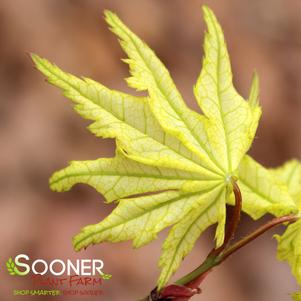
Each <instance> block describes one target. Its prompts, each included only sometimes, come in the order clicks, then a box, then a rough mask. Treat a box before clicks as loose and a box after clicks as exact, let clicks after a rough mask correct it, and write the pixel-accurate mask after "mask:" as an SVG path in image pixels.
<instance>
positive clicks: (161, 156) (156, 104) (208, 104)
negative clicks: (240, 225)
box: [32, 7, 295, 289]
mask: <svg viewBox="0 0 301 301" xmlns="http://www.w3.org/2000/svg"><path fill="white" fill-rule="evenodd" d="M203 13H204V19H205V22H206V24H207V27H208V31H207V32H206V35H205V42H204V53H205V55H204V59H203V67H202V71H201V73H200V76H199V78H198V80H197V83H196V85H195V86H194V94H195V97H196V99H197V102H198V104H199V106H200V109H201V110H202V112H203V114H199V113H197V112H194V111H192V110H191V109H189V108H188V107H187V106H186V104H185V102H184V101H183V99H182V96H181V95H180V93H179V92H178V90H177V89H176V87H175V84H174V83H173V81H172V79H171V77H170V74H169V72H168V70H167V69H166V68H165V66H164V65H163V64H162V62H161V61H160V60H159V59H158V58H157V56H156V55H155V53H154V52H153V51H152V50H151V49H150V48H149V47H148V46H147V45H146V44H145V43H144V42H143V41H142V40H140V39H139V38H138V37H137V36H136V35H135V34H134V33H133V32H132V31H131V30H130V29H129V28H128V27H126V26H125V25H124V24H123V22H122V21H121V20H120V19H119V18H118V17H117V16H116V15H115V14H114V13H112V12H109V11H106V12H105V18H106V21H107V23H108V24H109V26H110V29H111V30H112V31H113V32H114V33H115V34H116V35H117V36H118V38H119V41H120V44H121V46H122V48H123V49H124V51H125V52H126V54H127V55H128V58H127V59H125V60H124V61H125V62H126V63H127V64H128V65H129V69H130V74H131V77H130V78H128V79H127V83H128V85H129V86H130V87H132V88H135V89H137V90H139V91H147V97H134V96H131V95H128V94H126V93H122V92H119V91H115V90H111V89H109V88H107V87H105V86H103V85H101V84H99V83H97V82H95V81H93V80H91V79H88V78H78V77H76V76H74V75H71V74H68V73H66V72H64V71H62V70H61V69H60V68H58V67H57V66H55V65H53V64H51V63H49V62H48V61H47V60H46V59H43V58H40V57H39V56H37V55H35V54H33V55H32V59H33V61H34V63H35V65H36V67H37V68H38V69H39V70H40V71H41V72H42V73H43V74H44V75H45V76H46V77H47V79H48V81H49V82H50V83H51V84H53V85H55V86H57V87H59V88H60V89H62V90H63V93H64V95H65V96H66V97H67V98H69V99H70V100H72V102H73V103H74V109H75V110H76V111H77V112H78V113H79V114H80V115H81V116H82V117H83V118H85V119H89V120H92V121H93V122H92V124H91V125H90V126H89V127H88V128H89V130H90V131H91V132H92V133H93V134H95V135H96V136H98V137H103V138H114V139H116V145H117V147H116V155H115V157H114V158H101V159H97V160H94V161H74V162H71V164H70V165H69V166H68V167H66V168H65V169H62V170H60V171H58V172H56V173H54V175H53V176H52V177H51V179H50V187H51V188H52V189H53V190H55V191H67V190H69V189H70V188H71V187H72V186H73V185H75V184H77V183H85V184H88V185H90V186H92V187H94V188H95V189H96V190H97V191H98V192H100V193H101V194H103V195H104V197H105V198H106V201H107V202H112V201H116V202H117V207H116V208H115V209H114V210H113V211H112V213H111V214H110V215H109V216H108V217H106V218H105V219H104V220H103V221H101V222H100V223H98V224H95V225H89V226H86V227H84V228H83V229H82V230H81V232H80V233H79V234H78V235H76V236H75V237H74V239H73V244H74V248H75V250H77V251H78V250H81V249H82V248H86V247H87V246H89V245H91V244H96V243H100V242H104V241H108V242H119V241H125V240H133V245H134V247H140V246H143V245H145V244H147V243H149V242H150V241H152V240H153V239H155V238H156V236H157V233H159V232H160V231H161V230H163V229H164V228H166V227H170V226H172V228H171V230H170V232H169V235H168V237H167V239H166V240H165V242H164V244H163V252H162V256H161V259H160V267H161V275H160V277H159V280H158V288H159V289H160V288H162V287H163V286H165V285H166V283H167V282H168V280H169V279H170V277H171V276H172V274H173V273H174V272H175V271H176V270H177V268H178V267H179V265H180V263H181V261H182V259H183V258H184V257H185V256H186V255H187V254H188V253H189V252H190V251H191V249H192V248H193V246H194V244H195V241H196V240H197V239H198V238H199V236H200V235H201V234H202V233H203V232H204V231H205V230H206V229H207V228H208V227H209V226H211V225H213V224H217V230H216V245H217V246H220V245H221V244H222V243H223V240H224V226H225V219H226V210H225V209H226V207H225V206H226V203H229V204H233V195H232V194H231V187H230V185H229V184H230V182H231V178H232V177H233V176H236V177H237V178H238V181H239V185H240V186H241V189H242V194H243V198H244V203H243V209H244V210H245V212H247V213H248V214H249V215H251V216H252V217H253V218H259V217H261V216H262V215H264V214H265V213H267V212H269V213H272V214H275V215H280V214H283V213H290V212H292V211H293V210H295V204H294V202H293V201H292V199H291V197H290V196H289V194H288V192H287V190H286V189H285V188H284V187H283V186H284V185H283V184H281V183H279V181H277V179H276V177H273V176H271V175H270V174H269V172H268V171H267V170H266V169H264V168H263V167H262V166H260V165H259V164H258V163H256V162H255V161H254V160H252V159H251V158H250V157H247V156H245V153H246V152H247V151H248V149H249V148H250V146H251V143H252V141H253V138H254V135H255V132H256V129H257V126H258V121H259V118H260V115H261V109H260V107H259V105H258V94H259V85H258V78H257V76H256V75H255V76H254V78H253V81H252V85H251V89H250V95H249V98H248V101H246V100H244V99H243V98H242V97H241V96H240V95H239V94H238V93H237V91H236V90H235V88H234V86H233V83H232V72H231V66H230V61H229V55H228V52H227V47H226V44H225V41H224V37H223V33H222V29H221V27H220V25H219V24H218V21H217V20H216V18H215V16H214V14H213V12H212V11H211V10H210V9H209V8H208V7H204V8H203ZM247 170H251V173H252V177H251V176H250V175H248V171H247ZM254 179H255V180H254ZM269 186H271V187H272V188H271V189H270V190H269V189H268V187H269ZM146 193H147V194H146ZM284 204H285V205H284Z"/></svg>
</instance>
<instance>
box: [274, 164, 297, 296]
mask: <svg viewBox="0 0 301 301" xmlns="http://www.w3.org/2000/svg"><path fill="white" fill-rule="evenodd" d="M273 173H274V174H275V175H276V176H277V177H278V178H279V179H281V181H283V183H285V184H286V185H287V187H288V189H289V192H290V194H291V195H292V196H293V199H294V200H295V202H296V205H297V206H298V209H299V214H298V215H299V216H300V215H301V163H300V162H298V161H296V160H292V161H289V162H287V163H286V164H284V165H283V166H282V167H280V168H277V169H275V170H273ZM275 237H276V239H277V241H278V250H277V257H278V259H279V260H281V261H287V262H288V263H289V265H290V267H291V270H292V273H293V275H294V276H295V278H296V280H297V282H298V284H299V285H300V286H301V220H300V219H299V220H298V221H296V222H295V223H293V224H290V225H288V227H287V229H286V231H285V232H284V234H283V235H281V236H279V235H276V236H275ZM293 299H294V300H301V298H300V293H296V294H294V295H293Z"/></svg>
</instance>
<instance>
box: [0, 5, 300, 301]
mask: <svg viewBox="0 0 301 301" xmlns="http://www.w3.org/2000/svg"><path fill="white" fill-rule="evenodd" d="M201 4H208V5H209V6H211V7H212V8H213V9H214V11H215V13H216V14H217V16H218V18H219V20H220V21H221V23H222V25H223V28H224V31H225V36H226V39H227V42H228V48H229V51H230V55H231V57H232V65H233V72H234V76H235V84H236V86H237V88H238V90H239V91H240V92H241V93H242V95H244V96H247V93H248V89H249V85H250V81H251V75H252V72H253V70H254V69H255V68H256V69H257V71H258V73H259V75H260V80H261V91H262V92H261V104H262V107H263V112H264V113H263V117H262V119H261V123H260V128H259V130H258V133H257V138H256V141H255V143H254V145H253V147H252V150H251V153H252V155H253V156H254V157H255V158H256V159H258V160H259V161H260V162H261V163H263V164H265V165H266V166H276V165H279V164H281V163H282V162H284V161H285V160H287V159H289V158H291V157H297V158H300V157H301V139H300V137H301V130H300V123H301V118H300V117H301V1H300V0H295V1H294V0H290V1H285V0H253V1H247V0H228V1H214V0H207V1H201V0H190V1H183V0H182V1H180V0H127V1H124V0H110V1H109V0H107V1H101V0H85V1H84V0H43V1H38V0H27V1H24V0H14V1H9V0H2V1H1V2H0V45H1V46H0V66H1V67H0V124H1V126H0V131H1V134H0V137H1V140H0V141H1V142H0V143H1V151H0V154H1V160H0V170H1V173H0V188H1V203H0V221H1V228H0V237H1V252H0V295H1V297H0V299H1V300H5V301H6V300H7V301H10V300H15V299H18V300H21V299H24V300H29V299H31V298H26V297H13V296H12V292H11V291H12V289H18V288H31V281H30V279H29V277H24V278H22V277H12V276H8V275H7V272H6V271H5V261H6V260H7V258H8V257H10V256H15V255H17V254H19V253H27V254H29V255H30V256H31V257H32V258H46V259H54V258H62V259H64V258H65V259H66V258H85V257H87V258H91V257H95V258H102V259H103V260H104V262H105V271H106V272H109V273H112V274H113V278H112V280H110V281H107V282H105V285H104V287H103V289H104V296H102V297H101V298H99V300H105V301H135V300H138V299H139V297H142V296H143V295H144V294H145V293H147V292H148V291H149V290H150V289H151V288H152V286H153V284H154V283H155V281H156V278H157V276H158V272H159V271H158V268H157V260H158V258H159V254H160V244H161V242H162V239H163V238H164V234H163V235H161V236H160V238H159V239H158V240H156V241H155V242H153V243H152V244H150V245H149V246H147V247H144V248H143V249H140V250H132V249H131V247H130V243H120V244H115V245H113V244H103V245H99V246H95V247H92V248H89V249H88V250H87V251H85V252H81V253H79V254H75V253H74V252H73V250H72V246H71V237H72V235H74V234H75V233H77V231H78V230H79V229H80V228H81V227H82V226H84V225H86V224H91V223H95V222H97V221H99V220H100V219H101V218H103V217H104V216H105V215H106V214H107V213H109V212H110V210H112V206H107V205H104V204H103V202H102V198H101V196H99V195H98V194H97V193H96V192H95V191H94V190H93V189H90V188H88V187H86V186H83V185H79V186H77V187H75V188H74V189H72V190H71V192H68V193H62V194H59V193H53V192H51V191H50V190H49V188H48V178H49V176H50V175H51V173H52V172H53V171H55V170H56V169H59V168H61V167H64V166H65V165H66V164H67V162H68V161H69V160H71V159H72V160H80V159H94V158H98V157H103V156H111V155H112V154H113V151H114V142H113V141H110V140H101V139H97V138H96V137H94V136H93V135H91V134H90V133H88V132H87V130H86V129H85V127H86V125H87V124H88V122H87V121H84V120H82V119H81V118H80V117H79V116H77V115H76V114H75V113H74V112H73V111H72V108H71V106H70V105H69V104H70V103H69V101H68V100H66V99H64V98H63V96H62V95H61V93H60V92H59V91H58V90H57V89H55V88H53V87H51V86H49V85H47V84H46V83H45V82H44V81H43V78H42V76H41V75H40V74H39V73H38V72H37V71H35V70H34V69H33V67H32V63H31V61H30V59H29V57H28V56H27V55H26V52H31V51H32V52H36V53H38V54H39V55H41V56H45V57H46V58H48V59H49V60H50V61H52V62H55V63H56V64H58V65H59V66H61V67H62V68H63V69H64V70H66V71H70V72H72V73H75V74H76V75H85V76H88V77H92V78H93V79H96V80H98V81H100V82H102V83H103V84H105V85H107V86H109V87H112V88H116V89H121V90H124V91H127V92H128V91H129V89H128V88H127V87H126V85H125V83H124V81H123V80H122V79H123V78H124V77H126V76H127V75H128V72H127V67H126V65H125V64H123V63H122V62H121V61H120V58H121V57H124V54H123V53H122V51H121V50H120V47H119V45H118V43H117V40H116V38H115V37H114V36H113V35H112V34H111V33H110V32H109V31H108V30H107V27H106V25H105V23H104V21H103V18H102V11H103V10H104V9H105V8H108V9H112V10H114V11H116V12H117V13H118V14H119V15H120V17H121V18H122V19H123V20H124V21H125V22H126V23H127V24H128V25H129V26H130V27H131V28H132V29H133V30H134V31H135V32H136V33H137V34H138V35H139V36H141V37H143V39H144V40H145V41H147V43H148V44H149V45H150V46H151V47H152V48H153V49H154V50H155V51H156V53H157V54H158V55H159V56H160V58H161V59H162V60H163V62H164V63H165V64H166V65H167V67H168V68H169V69H170V71H171V74H172V76H173V77H174V79H175V82H176V84H177V85H178V87H179V89H180V91H181V92H182V94H183V96H184V98H185V99H186V101H187V103H188V104H189V106H191V107H193V108H196V109H197V107H196V104H195V102H194V99H193V94H192V85H193V84H194V82H195V80H196V77H197V75H198V73H199V70H200V63H201V56H202V47H201V45H202V39H203V32H204V30H205V26H204V22H203V21H202V18H201V11H200V6H201ZM260 222H262V221H259V223H260ZM254 226H255V224H254V223H252V221H251V220H250V219H249V218H247V217H244V219H243V228H242V232H245V231H248V230H250V229H251V228H252V227H254ZM280 231H281V229H280ZM211 235H212V233H210V231H209V232H208V233H206V235H205V236H204V237H203V238H202V239H201V240H200V241H199V242H198V243H197V245H196V247H195V249H194V251H193V252H192V254H191V255H190V256H189V257H188V258H187V259H186V260H185V261H184V264H183V266H182V268H181V269H180V271H179V272H178V273H177V276H179V275H182V274H183V273H185V272H188V271H190V270H191V269H192V268H193V267H195V266H196V265H197V264H198V263H199V262H200V259H201V258H202V257H203V256H205V254H206V252H208V250H209V249H210V247H211V240H210V239H211V237H212V236H211ZM275 251H276V243H275V241H274V240H272V239H271V233H269V234H268V235H265V236H264V237H262V238H261V239H259V240H258V241H256V242H255V243H253V244H252V245H250V246H249V247H247V248H245V249H244V250H241V251H240V253H239V254H237V255H236V256H234V257H233V258H230V259H229V260H228V261H227V262H226V263H225V264H224V265H222V266H221V267H219V268H217V269H216V270H215V271H214V273H212V274H211V275H210V276H209V277H208V279H207V280H206V282H205V283H204V285H203V286H202V288H203V294H201V295H199V296H196V297H195V298H194V299H193V300H207V301H216V300H223V301H234V300H235V301H251V300H252V301H286V300H290V297H289V295H288V292H291V291H294V290H296V289H297V285H296V283H295V280H294V279H293V277H292V276H291V274H290V270H289V268H288V266H287V265H286V264H285V263H279V262H277V261H276V259H275ZM52 298H53V297H43V298H39V300H48V299H49V300H51V299H52ZM90 299H93V300H97V298H95V297H74V298H72V300H90ZM36 300H37V298H36ZM56 300H71V297H70V298H67V297H65V298H62V297H57V298H56Z"/></svg>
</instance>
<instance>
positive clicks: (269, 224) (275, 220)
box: [222, 215, 299, 260]
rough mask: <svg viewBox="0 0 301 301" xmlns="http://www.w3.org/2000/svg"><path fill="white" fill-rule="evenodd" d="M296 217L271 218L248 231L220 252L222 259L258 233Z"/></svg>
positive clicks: (293, 219) (291, 220)
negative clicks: (246, 234)
mask: <svg viewBox="0 0 301 301" xmlns="http://www.w3.org/2000/svg"><path fill="white" fill-rule="evenodd" d="M298 219H299V217H297V216H296V215H285V216H281V217H275V218H273V219H272V220H270V221H268V222H267V223H266V224H264V225H262V226H261V227H259V228H258V229H256V230H255V231H254V232H252V233H250V234H249V235H248V236H246V237H244V238H242V239H241V240H239V241H237V242H236V243H235V244H233V245H232V246H230V247H229V248H228V249H226V250H225V251H224V252H223V254H222V258H223V260H225V259H226V258H227V257H229V256H230V255H231V254H233V253H235V252H236V251H238V250H239V249H241V248H242V247H244V246H245V245H247V244H249V243H250V242H252V241H253V240H255V239H256V238H258V237H259V236H260V235H262V234H264V233H265V232H266V231H268V230H270V229H271V228H274V227H276V226H278V225H281V224H283V223H287V222H288V223H292V222H295V221H297V220H298Z"/></svg>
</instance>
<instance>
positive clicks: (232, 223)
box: [208, 178, 242, 257]
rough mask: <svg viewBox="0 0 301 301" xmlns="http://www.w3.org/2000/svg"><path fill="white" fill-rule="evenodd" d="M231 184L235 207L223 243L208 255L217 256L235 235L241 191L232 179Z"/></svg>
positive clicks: (239, 211) (238, 218) (239, 212)
mask: <svg viewBox="0 0 301 301" xmlns="http://www.w3.org/2000/svg"><path fill="white" fill-rule="evenodd" d="M231 183H232V188H233V192H234V196H235V206H234V208H233V211H232V216H231V218H230V221H229V223H228V224H227V225H226V226H227V227H226V234H225V239H224V243H223V244H222V246H220V247H219V248H217V249H213V250H212V251H211V252H210V254H209V255H216V256H217V255H218V254H220V253H221V252H222V251H223V250H224V249H225V248H227V247H228V245H229V243H230V242H231V240H232V239H233V237H234V234H235V232H236V229H237V227H238V224H239V222H240V214H241V206H242V197H241V191H240V189H239V186H238V185H237V183H236V181H235V180H234V179H233V178H231ZM227 220H228V218H227ZM208 257H209V256H208Z"/></svg>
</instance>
